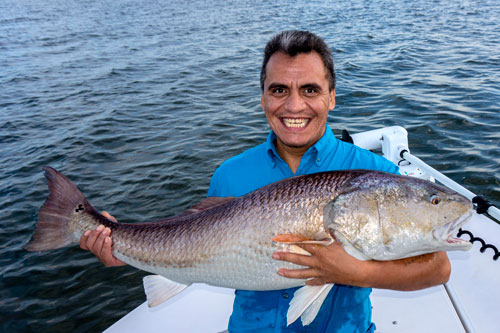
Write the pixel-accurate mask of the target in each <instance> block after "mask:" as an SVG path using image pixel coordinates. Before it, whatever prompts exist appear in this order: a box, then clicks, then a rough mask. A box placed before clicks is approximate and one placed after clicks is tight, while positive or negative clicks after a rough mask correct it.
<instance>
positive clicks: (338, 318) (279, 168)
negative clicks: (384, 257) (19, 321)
mask: <svg viewBox="0 0 500 333" xmlns="http://www.w3.org/2000/svg"><path fill="white" fill-rule="evenodd" d="M275 141H276V135H275V134H274V133H273V132H272V131H271V133H269V136H268V137H267V140H266V142H265V143H262V144H260V145H258V146H256V147H254V148H251V149H248V150H246V151H245V152H243V153H241V154H239V155H237V156H235V157H233V158H230V159H229V160H227V161H225V162H224V163H223V164H222V165H221V166H220V167H219V168H217V170H215V173H214V175H213V177H212V180H211V183H210V188H209V190H208V196H217V197H227V196H234V197H237V196H242V195H245V194H247V193H249V192H252V191H254V190H256V189H258V188H260V187H262V186H265V185H268V184H270V183H274V182H276V181H279V180H282V179H285V178H289V177H292V176H294V174H293V172H292V170H290V168H289V166H288V164H287V163H286V162H285V161H283V159H282V158H281V157H280V156H279V155H278V153H277V151H276V147H275V144H274V142H275ZM346 169H370V170H379V171H385V172H391V173H398V168H397V167H396V166H395V165H394V164H393V163H392V162H390V161H388V160H386V159H385V158H383V157H381V156H378V155H375V154H373V153H371V152H369V151H367V150H364V149H361V148H359V147H357V146H354V145H352V144H350V143H346V142H343V141H340V140H337V139H336V138H335V136H334V135H333V132H332V130H331V129H330V127H329V126H326V130H325V133H324V134H323V136H322V137H321V139H320V140H318V142H316V144H314V145H313V146H312V147H310V148H309V150H308V151H307V152H306V153H305V154H304V155H303V156H302V159H301V161H300V165H299V168H298V169H297V172H296V173H295V175H304V174H311V173H315V172H322V171H333V170H346ZM295 290H297V288H291V289H284V290H273V291H248V290H236V293H235V300H234V304H233V313H232V315H231V318H230V320H229V327H228V329H229V331H230V332H256V331H258V332H283V331H288V332H373V331H374V330H375V325H374V324H372V322H371V302H370V297H369V296H370V293H371V289H370V288H359V287H352V286H345V285H338V284H336V285H334V287H333V288H332V290H331V291H330V293H329V294H328V297H327V298H326V300H325V301H324V303H323V305H322V307H321V309H320V311H319V313H318V315H317V317H316V319H315V320H314V321H313V322H312V323H311V324H309V325H307V326H302V323H301V321H300V319H299V320H297V321H295V323H293V324H291V325H290V326H288V327H287V326H286V314H287V311H288V307H289V303H290V301H291V299H292V297H293V294H294V292H295Z"/></svg>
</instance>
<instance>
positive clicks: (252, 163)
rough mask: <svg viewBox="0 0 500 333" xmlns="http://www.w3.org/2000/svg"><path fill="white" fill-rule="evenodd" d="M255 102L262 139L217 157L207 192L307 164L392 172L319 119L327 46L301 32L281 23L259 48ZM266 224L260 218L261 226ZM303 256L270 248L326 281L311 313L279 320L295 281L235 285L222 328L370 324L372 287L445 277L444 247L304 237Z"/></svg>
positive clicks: (221, 192)
mask: <svg viewBox="0 0 500 333" xmlns="http://www.w3.org/2000/svg"><path fill="white" fill-rule="evenodd" d="M261 89H262V96H261V105H262V109H263V110H264V112H265V114H266V118H267V122H268V123H269V125H270V127H271V132H270V133H269V136H268V138H267V141H266V142H265V143H263V144H260V145H258V146H256V147H254V148H251V149H249V150H247V151H245V152H243V153H242V154H240V155H238V156H235V157H233V158H231V159H229V160H227V161H226V162H224V163H223V164H222V165H221V166H220V167H219V168H218V169H217V170H216V171H215V173H214V176H213V177H212V181H211V184H210V189H209V191H208V195H209V196H241V195H244V194H246V193H248V192H251V191H253V190H255V189H257V188H259V187H262V186H264V185H267V184H270V183H272V182H275V181H278V180H281V179H284V178H288V177H292V176H294V175H303V174H309V173H314V172H321V171H330V170H343V169H373V170H380V171H386V172H392V173H397V172H398V168H397V167H396V166H395V165H394V164H393V163H391V162H389V161H387V160H386V159H384V158H382V157H380V156H377V155H375V154H372V153H371V152H369V151H366V150H363V149H360V148H358V147H356V146H354V145H351V144H348V143H345V142H342V141H339V140H337V139H336V138H335V137H334V135H333V133H332V130H331V129H330V127H328V126H327V125H326V122H327V117H328V112H329V111H330V110H332V109H333V108H334V107H335V73H334V68H333V59H332V56H331V53H330V49H329V48H328V47H327V45H326V44H325V42H324V41H323V40H322V39H321V38H319V37H318V36H316V35H314V34H312V33H310V32H307V31H284V32H282V33H280V34H278V35H276V36H274V37H273V38H272V39H271V40H270V41H269V42H268V44H267V46H266V48H265V50H264V61H263V64H262V70H261ZM262 227H263V228H265V226H262ZM304 249H306V250H307V251H308V252H310V253H312V255H311V256H304V255H299V254H293V253H282V252H281V253H280V252H278V253H275V254H274V256H273V258H275V259H277V260H285V261H289V262H292V263H296V264H299V265H302V266H305V267H306V268H304V269H302V270H286V269H281V270H280V271H279V272H278V274H280V275H282V276H285V277H289V278H303V279H304V278H305V279H309V281H308V284H310V285H319V284H324V283H335V286H334V287H333V288H332V290H331V291H330V293H329V295H328V297H327V299H326V300H325V302H324V303H323V305H322V307H321V309H320V312H319V314H318V316H317V317H316V319H315V320H314V321H313V322H312V323H311V324H310V325H307V326H302V323H301V321H300V320H297V321H296V322H294V323H293V324H291V325H290V326H288V327H287V320H286V314H287V311H288V307H289V303H290V300H291V299H292V297H293V294H294V292H295V290H296V289H295V288H292V289H287V290H277V291H265V292H263V291H246V290H237V291H236V297H235V301H234V305H233V314H232V315H231V319H230V321H229V331H230V332H282V331H290V332H372V331H374V330H375V325H374V324H373V323H372V322H371V303H370V298H369V295H370V292H371V289H370V288H372V287H376V288H387V289H396V290H415V289H421V288H426V287H430V286H433V285H436V284H441V283H444V282H445V281H447V279H448V277H449V274H450V264H449V261H448V258H447V256H446V254H445V253H443V252H440V253H434V254H429V255H425V256H421V257H416V258H410V259H406V260H398V261H387V262H377V261H359V260H356V259H354V258H353V257H351V256H349V255H348V254H347V253H346V252H345V251H344V250H343V248H342V247H341V246H340V245H339V244H338V243H334V244H332V245H330V246H318V245H309V246H307V245H306V246H304Z"/></svg>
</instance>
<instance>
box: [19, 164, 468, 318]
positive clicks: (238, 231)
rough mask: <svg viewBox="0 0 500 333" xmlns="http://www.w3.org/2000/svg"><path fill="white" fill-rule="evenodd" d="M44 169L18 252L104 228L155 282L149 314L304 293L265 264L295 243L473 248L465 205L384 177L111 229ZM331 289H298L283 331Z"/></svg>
mask: <svg viewBox="0 0 500 333" xmlns="http://www.w3.org/2000/svg"><path fill="white" fill-rule="evenodd" d="M44 171H45V176H46V178H47V179H48V183H49V189H50V195H49V197H48V199H47V201H46V202H45V204H44V205H43V206H42V208H41V209H40V212H39V221H38V224H37V227H36V230H35V233H34V235H33V237H32V239H31V241H30V242H29V243H28V244H27V245H26V246H25V249H26V250H28V251H44V250H50V249H56V248H61V247H64V246H67V245H69V244H73V243H78V242H79V240H80V237H81V236H82V234H83V232H85V231H86V230H90V229H94V228H96V227H97V226H98V225H100V224H103V225H104V226H106V227H109V228H110V229H111V230H112V238H113V254H114V255H115V256H116V257H117V258H118V259H120V260H122V261H124V262H126V263H128V264H130V265H132V266H135V267H137V268H139V269H142V270H145V271H148V272H151V273H155V274H157V275H152V276H149V277H148V276H147V277H145V278H144V287H145V291H146V295H147V298H148V303H149V305H150V306H154V305H157V304H160V303H162V302H164V301H165V300H167V299H168V298H170V297H172V296H174V295H175V294H177V293H179V292H181V291H182V290H183V289H184V288H185V287H186V286H188V285H190V284H191V283H195V282H204V283H207V284H210V285H214V286H221V287H228V288H235V289H246V290H274V289H285V288H291V287H296V286H303V285H304V284H305V280H298V279H288V278H285V277H281V276H279V275H278V274H276V272H277V270H278V269H279V268H281V267H288V268H297V267H300V266H296V265H293V264H289V263H283V262H278V261H276V260H273V259H272V253H273V252H274V251H276V250H287V251H300V248H299V247H297V246H296V245H294V244H296V243H300V242H318V243H320V244H323V243H325V242H329V241H332V240H333V237H332V235H333V236H334V237H335V239H336V240H338V241H340V242H341V243H342V245H343V246H344V248H345V250H346V251H347V252H348V253H349V254H351V255H352V256H354V257H356V258H358V259H363V260H368V259H375V260H392V259H398V258H405V257H409V256H415V255H418V254H423V253H428V252H435V251H442V250H466V249H469V248H470V247H471V244H470V242H468V241H464V240H461V239H457V238H453V235H454V234H455V233H456V231H457V230H458V229H459V228H460V227H461V226H462V225H463V224H464V223H465V222H467V220H468V218H469V217H470V216H471V214H472V204H471V203H470V201H469V200H467V199H466V198H465V197H463V196H462V195H460V194H457V193H455V192H453V191H451V190H449V189H447V188H444V187H441V186H438V185H436V184H434V183H431V182H428V181H424V180H420V179H415V178H409V177H404V176H399V175H393V174H387V173H383V172H376V171H367V170H349V171H333V172H323V173H317V174H311V175H305V176H297V177H293V178H289V179H285V180H282V181H279V182H276V183H273V184H270V185H268V186H265V187H262V188H260V189H258V190H256V191H254V192H251V193H249V194H247V195H245V196H243V197H240V198H207V199H206V200H204V201H202V202H201V203H199V204H197V205H195V206H194V207H193V208H191V209H189V210H188V211H186V212H184V213H182V214H180V215H178V216H175V217H171V218H167V219H164V220H161V221H156V222H150V223H116V222H113V221H110V220H108V219H106V218H105V217H104V216H102V215H101V214H99V213H98V211H97V210H96V209H95V208H94V207H93V206H92V205H91V204H90V203H89V202H88V201H87V199H86V198H85V197H84V196H83V194H82V193H81V192H80V191H79V190H78V188H77V187H76V186H75V185H74V184H73V183H72V182H71V181H70V180H69V179H68V178H66V177H65V176H64V175H63V174H61V173H60V172H58V171H56V170H54V169H52V168H48V167H47V168H44ZM297 236H299V240H297V239H296V238H297ZM294 239H295V240H294ZM330 288H331V285H325V286H319V287H309V286H304V287H303V288H300V289H299V290H298V291H297V292H296V293H295V295H294V298H293V299H292V301H291V304H290V309H289V312H288V323H289V324H290V323H292V322H293V321H295V320H296V319H297V318H298V317H299V316H302V322H303V323H304V324H308V323H310V322H311V321H312V320H313V319H314V317H315V316H316V314H317V311H318V310H319V307H320V306H321V304H322V302H323V300H324V298H325V297H326V295H327V293H328V291H329V290H330Z"/></svg>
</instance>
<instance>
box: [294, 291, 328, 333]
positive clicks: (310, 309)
mask: <svg viewBox="0 0 500 333" xmlns="http://www.w3.org/2000/svg"><path fill="white" fill-rule="evenodd" d="M332 287H333V284H324V285H322V286H304V287H302V288H300V289H298V290H297V291H296V292H295V294H293V298H292V300H291V301H290V307H289V308H288V313H287V315H286V320H287V326H289V325H290V324H292V323H293V322H295V321H296V320H297V319H298V318H299V317H301V320H302V325H304V326H305V325H309V324H310V323H311V322H312V321H313V320H314V318H316V315H317V314H318V311H319V309H320V308H321V305H322V304H323V302H324V300H325V298H326V296H327V295H328V293H329V292H330V290H331V289H332Z"/></svg>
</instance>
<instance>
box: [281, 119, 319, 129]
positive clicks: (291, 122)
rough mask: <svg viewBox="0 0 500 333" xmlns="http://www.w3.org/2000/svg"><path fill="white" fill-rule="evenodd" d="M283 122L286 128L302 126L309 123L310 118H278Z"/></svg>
mask: <svg viewBox="0 0 500 333" xmlns="http://www.w3.org/2000/svg"><path fill="white" fill-rule="evenodd" d="M280 119H281V121H282V122H283V124H284V125H285V126H286V127H288V128H304V127H306V126H307V124H309V121H310V120H311V119H310V118H285V117H282V118H280Z"/></svg>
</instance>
